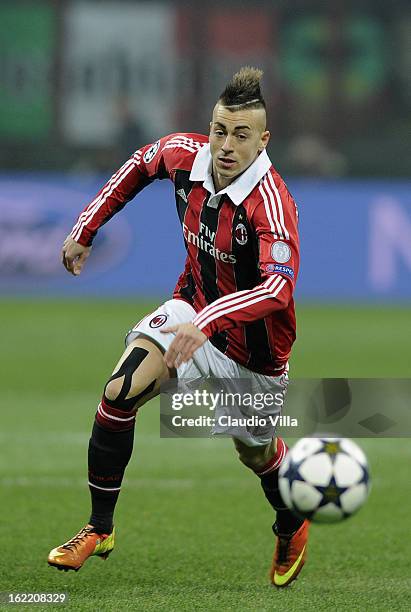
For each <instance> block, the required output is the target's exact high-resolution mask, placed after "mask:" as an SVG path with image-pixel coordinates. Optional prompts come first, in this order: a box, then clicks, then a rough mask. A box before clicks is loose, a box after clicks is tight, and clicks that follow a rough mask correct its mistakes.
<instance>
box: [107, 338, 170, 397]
mask: <svg viewBox="0 0 411 612" xmlns="http://www.w3.org/2000/svg"><path fill="white" fill-rule="evenodd" d="M174 376H175V371H174V370H170V369H169V368H168V367H167V366H166V363H165V361H164V358H163V351H162V350H161V349H160V348H159V346H158V345H157V344H156V343H155V342H153V341H152V340H150V339H149V338H147V337H144V336H138V337H137V338H136V339H135V340H133V341H132V342H130V344H129V345H128V346H127V348H126V350H125V351H124V353H123V354H122V356H121V357H120V359H119V361H118V362H117V364H116V366H115V368H114V370H113V373H112V375H111V377H110V379H109V381H108V382H107V384H106V386H105V391H104V393H105V396H106V397H107V399H109V400H111V401H115V400H118V398H119V397H124V400H126V401H127V400H130V399H132V398H135V399H136V401H135V404H134V408H138V407H139V406H141V405H142V404H144V403H145V402H147V401H148V400H150V399H152V398H153V397H155V396H156V395H158V393H159V392H160V387H161V385H162V383H164V382H165V381H167V380H169V379H170V378H171V377H174Z"/></svg>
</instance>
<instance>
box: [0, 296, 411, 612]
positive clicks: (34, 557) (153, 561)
mask: <svg viewBox="0 0 411 612" xmlns="http://www.w3.org/2000/svg"><path fill="white" fill-rule="evenodd" d="M151 307H152V304H141V303H139V304H137V305H136V304H134V303H133V301H132V300H129V301H127V302H103V301H90V302H76V301H50V302H46V301H34V300H27V301H24V300H21V301H11V300H8V301H7V300H6V301H3V303H2V304H1V306H0V316H1V322H2V325H1V328H2V331H1V343H2V347H3V351H2V359H1V363H0V368H1V379H2V389H1V404H2V410H1V423H2V426H1V431H0V440H1V453H0V455H1V456H0V458H1V463H0V483H1V524H2V529H1V553H0V591H3V592H4V591H13V592H28V591H29V592H62V591H65V592H68V593H69V598H70V602H69V604H68V605H67V606H63V607H61V606H54V608H56V609H70V610H81V611H83V610H84V611H88V610H90V611H93V612H94V611H95V610H110V611H111V610H144V611H146V610H166V611H170V610H178V611H179V610H190V611H191V610H213V611H215V610H253V611H256V610H258V611H260V610H267V611H269V610H285V611H287V612H288V611H294V610H296V611H299V612H300V611H304V612H305V611H307V610H329V609H334V610H338V611H341V610H347V611H348V610H349V611H352V610H358V611H363V610H373V611H374V610H381V611H382V610H384V611H386V610H390V611H391V610H409V609H411V552H410V551H411V546H410V538H409V536H410V507H411V495H410V476H409V473H410V460H411V446H410V443H409V440H406V439H396V440H389V439H387V440H379V441H377V440H364V441H361V442H360V443H361V445H362V447H363V448H364V450H365V451H366V452H367V454H368V456H369V459H370V463H371V469H372V475H373V490H372V492H371V496H370V499H369V501H368V503H367V505H366V506H365V507H364V508H363V509H362V510H361V511H360V512H359V514H358V515H357V516H355V517H353V518H351V519H349V520H348V521H347V522H345V523H342V524H339V525H334V526H316V525H314V526H313V527H312V530H311V539H310V544H309V555H308V560H307V564H306V566H305V568H304V570H303V572H302V573H301V575H300V578H299V579H298V581H297V582H296V583H295V584H294V585H293V586H292V587H291V588H289V589H285V590H283V591H277V590H275V589H274V588H272V587H270V585H269V582H268V580H267V574H268V568H269V565H270V561H271V556H272V550H273V542H274V540H273V537H272V534H271V523H272V518H273V516H272V512H271V511H270V508H269V507H268V504H267V503H266V502H265V499H264V498H263V494H262V492H261V491H260V487H259V483H258V482H257V479H256V477H255V476H254V475H253V474H251V473H250V472H248V471H247V470H246V469H245V468H244V467H243V466H242V465H241V464H240V462H239V461H238V460H237V459H236V457H235V455H234V452H233V449H232V443H231V441H230V440H208V439H206V440H195V439H193V440H176V439H170V440H167V439H160V438H159V433H158V431H159V414H158V402H157V401H152V402H151V403H150V404H149V405H147V406H145V407H144V409H143V410H142V411H141V414H140V416H139V418H138V423H137V432H136V443H135V448H134V455H133V459H132V462H131V464H130V466H129V469H128V471H127V475H126V481H125V486H124V487H123V491H122V493H121V495H120V500H119V504H118V510H117V514H116V525H117V541H116V548H115V550H114V552H113V554H112V555H111V557H110V558H109V559H108V560H107V561H106V562H102V561H101V560H100V559H98V558H93V559H90V560H89V561H88V563H87V564H86V565H85V566H84V567H83V568H82V569H81V571H80V572H78V573H74V572H70V573H63V572H58V571H56V570H55V569H53V568H50V567H48V565H47V563H46V558H47V554H48V551H49V550H50V548H52V547H54V546H57V545H59V544H61V543H62V542H63V541H65V540H66V539H68V538H69V537H71V536H72V535H73V534H74V533H75V532H76V531H77V530H78V529H80V527H82V526H83V524H84V523H85V522H86V521H87V518H88V509H89V504H88V498H89V495H88V490H87V487H86V484H85V477H86V455H87V442H88V437H89V431H90V427H91V423H92V420H93V416H94V412H95V409H96V406H97V403H98V401H99V397H100V394H101V390H102V385H103V384H104V382H105V379H106V378H107V375H108V374H109V373H110V372H111V370H112V368H113V366H114V363H115V361H116V359H117V357H118V356H119V355H120V354H121V352H122V349H123V333H124V332H125V331H126V330H127V329H128V328H129V327H131V326H132V324H133V323H134V322H135V321H137V320H138V319H139V318H140V317H141V315H142V313H145V312H147V311H149V310H150V309H151ZM298 315H299V317H298V319H299V337H298V342H297V344H296V347H295V351H294V356H293V360H292V374H293V375H295V376H317V377H319V376H356V377H360V376H363V377H372V376H375V377H379V376H381V377H409V376H411V360H410V343H409V336H408V337H407V332H406V330H407V329H408V330H409V312H408V311H407V310H406V309H400V308H379V309H377V308H375V309H373V308H369V307H360V308H350V307H325V306H321V307H316V306H311V307H308V306H304V307H303V306H300V307H299V310H298ZM408 334H409V331H408ZM16 607H17V606H16ZM17 608H18V607H17ZM52 608H53V606H51V605H49V606H41V605H36V606H33V607H32V609H33V610H50V609H52ZM25 609H29V608H28V607H26V608H25Z"/></svg>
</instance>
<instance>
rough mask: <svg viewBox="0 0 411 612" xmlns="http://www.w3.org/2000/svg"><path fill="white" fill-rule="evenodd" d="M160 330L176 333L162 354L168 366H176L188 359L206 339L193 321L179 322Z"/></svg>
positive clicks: (164, 332)
mask: <svg viewBox="0 0 411 612" xmlns="http://www.w3.org/2000/svg"><path fill="white" fill-rule="evenodd" d="M161 332H162V333H163V334H168V333H170V332H175V334H176V337H175V338H174V340H173V341H172V343H171V344H170V346H169V348H168V351H167V352H166V354H165V355H164V361H165V362H166V365H167V367H169V368H178V366H180V365H181V364H182V363H186V362H187V361H189V360H190V359H191V358H192V356H193V355H194V352H195V351H196V350H197V349H198V348H200V346H203V344H204V343H205V342H206V341H207V339H208V338H207V336H206V335H205V334H203V332H202V331H201V330H199V329H198V327H196V326H195V325H193V323H180V324H179V325H173V326H171V327H166V328H164V329H162V330H161Z"/></svg>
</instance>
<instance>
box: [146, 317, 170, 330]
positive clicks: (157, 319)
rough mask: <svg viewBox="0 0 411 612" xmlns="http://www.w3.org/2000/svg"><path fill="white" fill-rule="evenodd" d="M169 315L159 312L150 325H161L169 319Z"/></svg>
mask: <svg viewBox="0 0 411 612" xmlns="http://www.w3.org/2000/svg"><path fill="white" fill-rule="evenodd" d="M167 319H168V317H167V315H165V314H159V315H156V316H155V317H153V318H152V319H151V321H150V323H149V325H150V327H152V328H156V327H161V326H162V325H164V323H165V322H166V321H167Z"/></svg>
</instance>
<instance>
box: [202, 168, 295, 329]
mask: <svg viewBox="0 0 411 612" xmlns="http://www.w3.org/2000/svg"><path fill="white" fill-rule="evenodd" d="M269 187H270V190H269V191H268V190H267V191H265V190H264V189H263V191H261V190H260V191H261V195H262V200H261V202H260V203H259V204H258V205H257V206H256V208H255V209H254V211H253V213H252V217H251V219H250V221H251V223H252V225H253V228H254V230H255V232H256V234H257V238H258V247H259V269H260V275H261V282H260V283H259V284H258V285H257V286H255V287H253V288H251V289H249V290H245V291H238V292H235V293H231V294H229V295H226V296H223V297H221V298H219V299H218V300H216V301H215V302H213V303H212V304H209V305H208V306H206V308H204V309H203V310H202V311H200V312H199V313H198V314H197V315H196V317H195V319H194V320H193V324H194V325H196V326H197V327H198V329H199V330H201V331H202V332H203V333H204V334H205V335H206V336H207V337H208V338H210V337H211V336H212V335H214V334H215V333H217V332H222V331H224V330H226V329H230V328H232V327H239V326H243V325H247V324H248V323H252V322H253V321H256V320H258V319H262V318H264V317H266V316H268V315H270V314H271V313H273V312H274V311H276V310H283V309H285V308H287V306H288V304H289V302H290V300H291V298H292V295H293V292H294V287H295V281H296V277H297V273H298V267H299V241H298V230H297V209H296V206H295V203H294V200H293V199H292V197H291V196H290V194H289V192H288V190H287V188H286V186H285V184H284V183H283V181H282V180H281V179H280V177H278V178H276V181H275V182H274V178H273V177H272V176H271V175H270V177H269Z"/></svg>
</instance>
